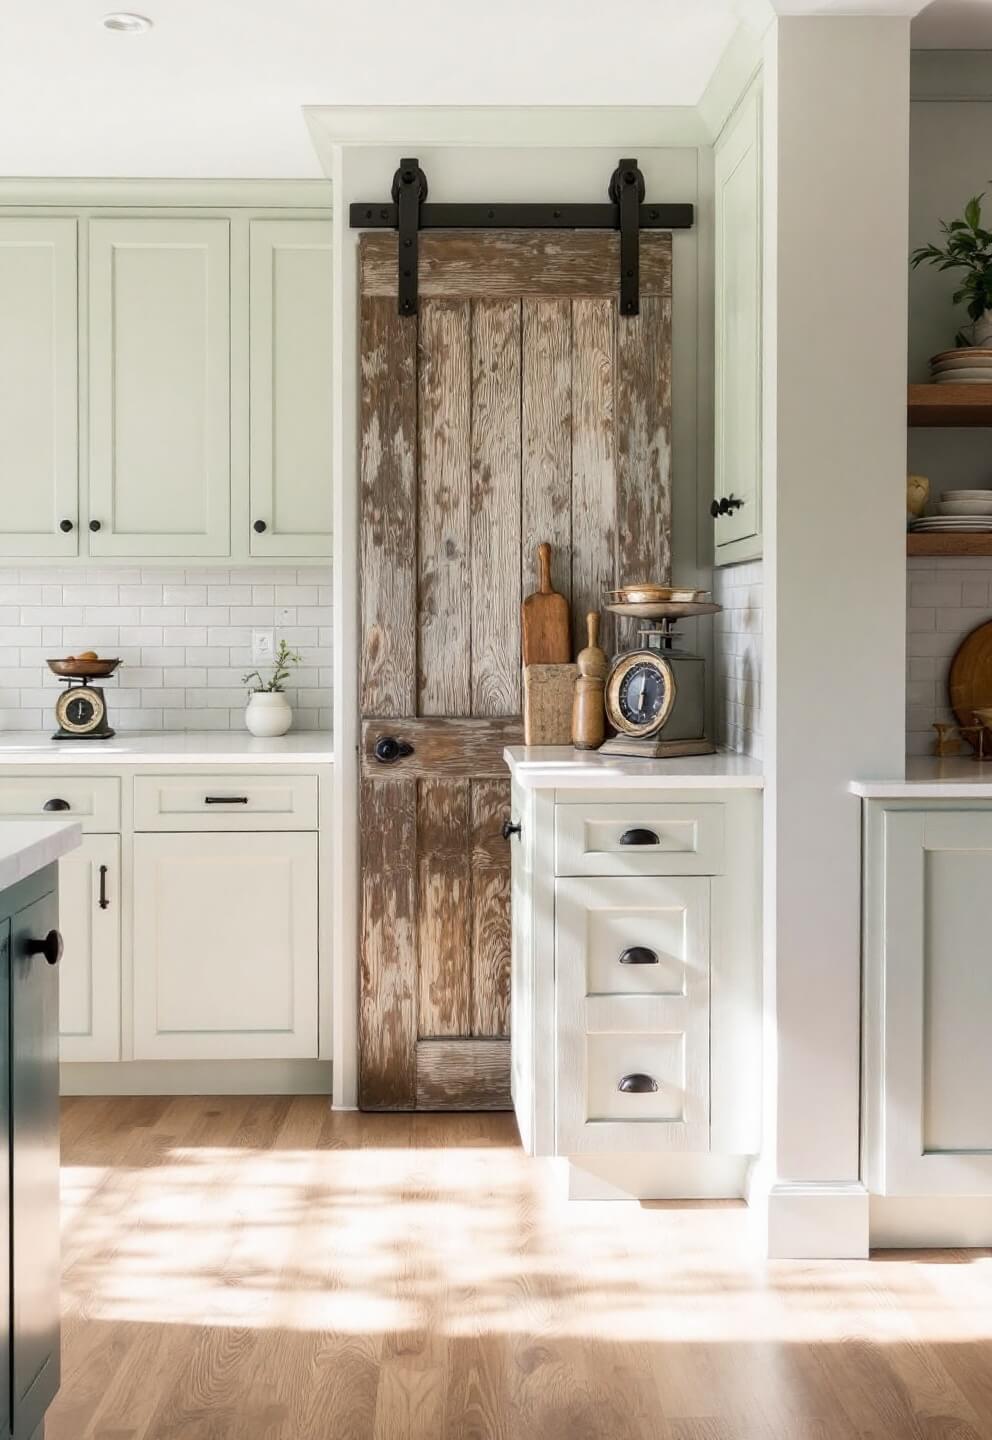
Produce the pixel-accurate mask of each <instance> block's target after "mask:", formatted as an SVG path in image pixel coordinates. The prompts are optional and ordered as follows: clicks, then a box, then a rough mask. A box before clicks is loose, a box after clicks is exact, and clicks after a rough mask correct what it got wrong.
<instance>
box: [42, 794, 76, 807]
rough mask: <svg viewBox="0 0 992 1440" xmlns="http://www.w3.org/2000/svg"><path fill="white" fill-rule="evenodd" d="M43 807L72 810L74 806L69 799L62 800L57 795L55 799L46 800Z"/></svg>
mask: <svg viewBox="0 0 992 1440" xmlns="http://www.w3.org/2000/svg"><path fill="white" fill-rule="evenodd" d="M41 808H42V810H71V809H72V806H71V805H70V804H69V802H68V800H60V799H59V798H58V796H56V797H55V799H54V800H46V801H45V803H44V805H42V807H41Z"/></svg>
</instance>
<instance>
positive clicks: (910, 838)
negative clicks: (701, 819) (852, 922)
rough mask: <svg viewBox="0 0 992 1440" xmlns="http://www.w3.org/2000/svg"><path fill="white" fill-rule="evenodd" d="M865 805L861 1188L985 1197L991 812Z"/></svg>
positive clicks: (991, 1145)
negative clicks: (863, 1052) (863, 1178)
mask: <svg viewBox="0 0 992 1440" xmlns="http://www.w3.org/2000/svg"><path fill="white" fill-rule="evenodd" d="M866 809H867V820H866V866H867V873H866V900H867V905H866V935H865V1007H866V1009H865V1032H864V1033H865V1040H864V1044H865V1057H864V1059H865V1065H864V1072H865V1092H864V1093H865V1115H864V1122H865V1123H864V1139H865V1179H866V1183H867V1184H868V1186H869V1188H870V1189H871V1190H872V1191H873V1192H874V1193H875V1194H878V1195H882V1196H893V1197H894V1196H902V1197H913V1196H927V1197H937V1196H945V1197H948V1196H957V1197H968V1196H988V1197H992V1109H990V1107H989V1103H988V1097H989V1093H990V1091H992V1047H990V1045H989V1035H990V1034H992V964H990V963H989V958H988V950H989V935H990V934H992V808H989V807H988V805H986V806H985V807H983V806H982V805H981V804H979V803H975V804H974V805H972V806H971V807H969V806H968V805H967V804H964V805H962V804H960V803H952V804H951V805H950V806H948V805H944V806H943V807H942V806H939V805H934V806H933V807H932V808H919V807H918V806H912V807H909V808H907V807H906V806H898V805H895V804H882V803H880V802H878V803H870V804H869V805H868V806H867V807H866Z"/></svg>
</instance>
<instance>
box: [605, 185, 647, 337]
mask: <svg viewBox="0 0 992 1440" xmlns="http://www.w3.org/2000/svg"><path fill="white" fill-rule="evenodd" d="M610 199H611V200H612V201H613V203H614V205H616V206H618V207H619V210H620V314H621V315H637V314H638V313H639V312H640V308H641V278H640V257H641V239H640V230H641V201H642V200H643V199H644V176H643V175H642V174H641V172H640V169H639V168H638V164H637V161H636V160H621V161H620V164H619V165H618V166H617V168H616V169H615V170H614V172H613V174H612V175H611V177H610Z"/></svg>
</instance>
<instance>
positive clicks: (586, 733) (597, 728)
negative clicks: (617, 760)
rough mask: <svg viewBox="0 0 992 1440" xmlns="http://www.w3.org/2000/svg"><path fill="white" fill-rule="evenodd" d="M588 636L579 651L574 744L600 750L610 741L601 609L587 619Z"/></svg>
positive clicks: (579, 748)
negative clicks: (600, 621)
mask: <svg viewBox="0 0 992 1440" xmlns="http://www.w3.org/2000/svg"><path fill="white" fill-rule="evenodd" d="M586 635H587V643H586V646H585V649H584V650H580V651H579V656H578V665H579V676H578V679H577V680H576V682H575V698H574V699H573V701H572V744H573V745H574V746H575V748H576V750H598V749H599V747H600V745H602V743H603V741H604V740H605V739H606V708H605V705H604V703H603V694H604V691H605V688H606V671H607V661H606V655H605V653H604V651H602V650H601V649H600V647H599V611H598V610H590V611H589V614H588V615H587V616H586Z"/></svg>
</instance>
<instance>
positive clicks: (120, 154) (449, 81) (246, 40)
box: [0, 0, 985, 177]
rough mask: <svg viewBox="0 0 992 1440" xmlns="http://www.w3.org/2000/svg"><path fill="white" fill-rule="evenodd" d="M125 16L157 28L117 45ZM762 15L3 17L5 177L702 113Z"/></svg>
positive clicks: (348, 12)
mask: <svg viewBox="0 0 992 1440" xmlns="http://www.w3.org/2000/svg"><path fill="white" fill-rule="evenodd" d="M114 3H116V4H117V5H119V6H121V7H122V8H124V7H126V6H127V5H128V4H130V5H132V6H133V8H134V9H135V10H138V11H140V12H141V13H147V14H148V15H149V16H150V18H151V19H153V20H154V22H155V24H154V28H153V29H152V30H151V31H150V32H148V33H146V34H139V35H122V34H115V33H111V32H108V31H107V30H105V29H104V28H103V27H102V25H101V24H100V21H101V18H102V16H103V14H104V13H105V12H106V11H107V10H109V9H110V8H111V6H112V5H113V4H114ZM774 3H775V8H777V9H779V10H780V11H781V12H783V13H791V14H796V13H804V12H820V13H828V14H829V13H844V14H851V13H852V12H855V11H858V10H868V11H872V12H874V13H880V12H881V13H892V12H902V13H907V12H911V11H913V10H915V9H917V8H918V4H915V3H913V0H774ZM941 3H945V0H941ZM946 3H947V4H948V6H956V7H957V8H973V7H974V5H975V4H976V0H946ZM983 8H985V7H984V6H983ZM756 13H758V14H764V13H767V14H770V13H771V4H770V3H769V0H614V3H613V4H612V6H611V5H609V4H606V3H604V0H495V3H494V0H415V3H412V0H0V174H6V175H11V176H18V175H38V176H77V175H92V176H149V177H155V176H175V177H187V176H189V177H195V176H229V177H247V176H255V177H306V176H317V175H320V174H321V170H320V166H319V164H318V162H317V158H316V154H315V152H314V149H313V145H312V143H311V140H310V137H309V134H308V132H307V129H306V126H305V124H304V120H303V115H302V107H303V106H304V105H364V106H375V105H467V104H472V105H640V106H648V105H694V104H695V103H696V102H697V100H698V99H699V97H700V94H701V93H702V91H703V88H704V86H705V84H706V82H707V80H708V79H709V77H710V75H711V73H712V71H713V68H714V66H715V65H716V62H717V60H718V59H719V57H720V55H721V54H722V52H723V50H724V48H725V46H726V45H727V42H728V41H729V39H730V37H731V35H732V34H733V32H734V29H735V27H736V25H737V23H738V19H739V18H740V17H750V18H752V19H753V17H754V16H755V14H756Z"/></svg>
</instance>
